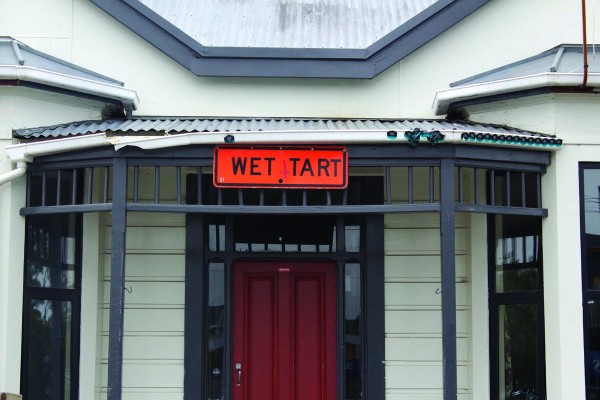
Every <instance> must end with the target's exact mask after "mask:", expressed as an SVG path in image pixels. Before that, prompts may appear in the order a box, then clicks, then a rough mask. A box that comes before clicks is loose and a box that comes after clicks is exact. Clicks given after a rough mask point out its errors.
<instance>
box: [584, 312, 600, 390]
mask: <svg viewBox="0 0 600 400" xmlns="http://www.w3.org/2000/svg"><path fill="white" fill-rule="evenodd" d="M586 314H587V315H586V318H587V322H588V327H587V329H588V331H587V337H588V349H587V351H588V357H587V363H588V365H587V366H586V369H587V371H588V382H587V398H588V399H590V400H596V399H600V300H590V301H588V304H587V307H586Z"/></svg>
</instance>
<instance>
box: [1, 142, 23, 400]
mask: <svg viewBox="0 0 600 400" xmlns="http://www.w3.org/2000/svg"><path fill="white" fill-rule="evenodd" d="M7 143H10V141H8V140H2V139H0V160H5V158H4V157H5V156H4V145H5V144H7ZM7 164H8V163H6V162H5V163H0V174H2V173H4V172H6V171H7V170H8V168H9V165H7ZM24 205H25V180H24V179H23V178H20V179H16V180H13V181H12V182H11V183H7V184H5V185H3V186H0V392H3V391H7V392H12V393H19V388H20V377H21V314H22V303H23V248H24V240H25V229H24V228H25V224H24V218H23V217H21V216H20V215H19V209H20V208H21V207H23V206H24Z"/></svg>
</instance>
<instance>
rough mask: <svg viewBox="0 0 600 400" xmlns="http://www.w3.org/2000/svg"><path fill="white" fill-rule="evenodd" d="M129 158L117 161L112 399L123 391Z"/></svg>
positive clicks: (111, 317)
mask: <svg viewBox="0 0 600 400" xmlns="http://www.w3.org/2000/svg"><path fill="white" fill-rule="evenodd" d="M126 203H127V160H126V159H121V158H115V159H114V162H113V200H112V251H111V260H110V261H111V264H110V315H109V333H108V389H107V391H108V400H121V394H122V391H123V387H122V377H123V313H124V306H125V293H124V291H125V289H124V288H125V234H126V226H127V211H126V208H125V207H126Z"/></svg>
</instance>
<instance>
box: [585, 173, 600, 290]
mask: <svg viewBox="0 0 600 400" xmlns="http://www.w3.org/2000/svg"><path fill="white" fill-rule="evenodd" d="M583 177H584V189H583V190H584V193H583V196H584V199H583V203H584V204H583V207H584V209H585V245H586V249H585V254H586V260H585V264H586V269H587V281H588V284H587V286H588V289H594V290H600V169H586V170H584V171H583Z"/></svg>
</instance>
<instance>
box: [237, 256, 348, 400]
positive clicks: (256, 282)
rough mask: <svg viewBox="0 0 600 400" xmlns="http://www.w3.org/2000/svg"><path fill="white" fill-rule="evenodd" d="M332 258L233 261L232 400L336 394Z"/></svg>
mask: <svg viewBox="0 0 600 400" xmlns="http://www.w3.org/2000/svg"><path fill="white" fill-rule="evenodd" d="M336 292H337V291H336V264H335V263H334V262H327V261H293V262H288V261H244V262H241V261H240V262H236V263H235V264H234V265H233V326H232V342H233V343H232V344H233V348H232V350H233V357H232V366H231V368H232V369H231V374H232V375H231V376H232V377H233V379H232V390H231V392H232V394H233V399H234V400H259V399H260V400H269V399H273V400H274V399H278V400H300V399H302V400H312V399H314V400H333V399H336V398H337V360H336V358H337V356H336V351H337V350H336V343H337V340H336V329H337V322H336V312H337V311H336V310H337V305H336V298H337V293H336Z"/></svg>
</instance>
